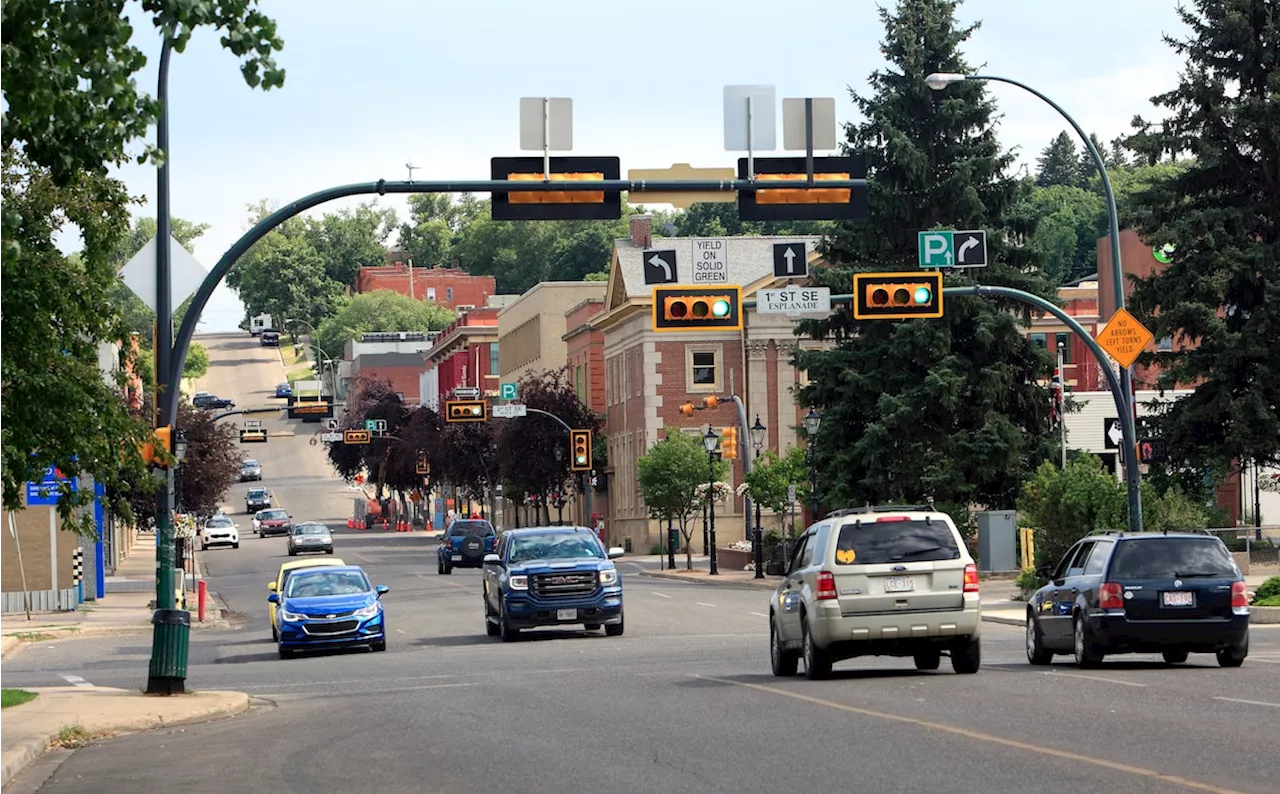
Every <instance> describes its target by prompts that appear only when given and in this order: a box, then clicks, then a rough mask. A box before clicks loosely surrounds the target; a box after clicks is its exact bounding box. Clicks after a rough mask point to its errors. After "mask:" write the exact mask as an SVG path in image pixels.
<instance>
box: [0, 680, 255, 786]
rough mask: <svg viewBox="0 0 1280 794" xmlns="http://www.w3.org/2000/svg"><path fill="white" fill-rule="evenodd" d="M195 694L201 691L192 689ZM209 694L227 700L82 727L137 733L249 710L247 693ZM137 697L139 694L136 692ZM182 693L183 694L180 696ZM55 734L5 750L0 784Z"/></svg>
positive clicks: (37, 755) (43, 748) (98, 732)
mask: <svg viewBox="0 0 1280 794" xmlns="http://www.w3.org/2000/svg"><path fill="white" fill-rule="evenodd" d="M192 694H193V696H196V697H198V696H199V695H200V694H202V693H200V692H195V693H192ZM203 694H210V695H215V694H216V695H223V696H229V697H228V699H227V702H225V703H217V704H209V705H204V706H201V707H200V708H197V709H193V710H192V711H189V712H187V713H186V714H184V715H182V716H181V717H175V718H173V719H168V720H166V719H165V718H164V717H161V716H159V715H158V714H148V715H144V716H140V717H132V718H126V719H120V720H117V721H112V718H110V717H107V718H103V719H102V720H100V721H98V722H94V721H92V720H87V722H88V724H87V725H84V726H82V727H84V729H85V731H86V732H88V733H89V735H90V736H95V737H97V736H103V735H108V734H110V735H116V734H122V733H139V732H141V731H149V730H155V729H157V728H171V727H176V726H179V725H191V724H194V723H199V722H211V721H213V720H216V719H223V718H226V717H234V716H236V715H238V714H243V713H244V712H246V711H248V710H249V696H248V695H247V694H245V693H244V692H229V691H218V690H211V691H209V692H207V693H203ZM139 697H142V696H141V695H139ZM183 697H185V696H183ZM57 738H58V733H57V732H51V733H49V734H48V735H46V736H43V737H40V736H32V737H29V738H26V739H20V740H19V741H18V743H17V744H16V745H15V746H14V747H12V748H10V749H9V750H6V751H5V753H4V760H3V765H2V768H0V786H7V785H8V784H9V781H10V780H12V779H13V778H14V777H15V776H16V775H18V774H19V773H20V772H22V771H23V770H24V769H26V768H27V767H28V766H30V765H31V764H32V762H34V761H36V760H37V759H39V758H40V757H41V756H42V755H44V754H45V753H46V752H47V751H48V750H49V747H50V746H51V745H52V743H53V741H54V740H55V739H57Z"/></svg>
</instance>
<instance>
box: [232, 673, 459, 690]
mask: <svg viewBox="0 0 1280 794" xmlns="http://www.w3.org/2000/svg"><path fill="white" fill-rule="evenodd" d="M457 677H458V676H456V675H413V676H406V677H404V678H377V679H368V678H343V679H338V680H335V681H300V682H298V683H296V684H244V685H241V686H240V687H239V688H240V689H281V688H285V687H289V688H293V687H306V686H334V685H336V684H368V683H377V684H382V683H386V684H390V683H394V682H396V681H430V680H435V679H441V678H457Z"/></svg>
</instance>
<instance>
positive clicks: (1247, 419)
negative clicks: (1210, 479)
mask: <svg viewBox="0 0 1280 794" xmlns="http://www.w3.org/2000/svg"><path fill="white" fill-rule="evenodd" d="M1194 6H1195V9H1194V10H1185V9H1183V10H1180V12H1179V13H1180V15H1181V16H1182V19H1183V21H1184V22H1185V23H1186V24H1187V26H1188V27H1189V28H1190V30H1191V35H1190V37H1189V38H1188V39H1186V40H1174V39H1170V38H1166V39H1165V40H1166V42H1168V43H1169V45H1170V46H1172V47H1173V49H1174V50H1175V51H1176V52H1178V53H1179V54H1180V55H1183V56H1185V58H1186V67H1185V69H1184V70H1183V71H1182V72H1181V73H1180V79H1179V83H1178V86H1177V88H1175V89H1173V90H1172V91H1169V92H1168V93H1165V94H1161V95H1160V96H1157V97H1154V98H1153V99H1152V102H1153V103H1154V104H1155V105H1157V106H1158V107H1162V108H1166V109H1167V110H1168V113H1167V118H1166V119H1165V121H1163V122H1161V123H1160V124H1154V123H1150V122H1146V121H1143V120H1142V119H1141V118H1137V119H1135V120H1134V126H1135V128H1136V129H1137V130H1138V132H1137V134H1135V135H1134V136H1133V137H1131V138H1130V139H1129V141H1128V146H1129V148H1131V149H1133V150H1134V151H1136V152H1138V153H1139V154H1141V155H1143V156H1144V157H1145V158H1146V159H1147V161H1149V162H1154V161H1156V160H1159V159H1161V158H1162V157H1164V156H1165V155H1174V156H1177V155H1185V154H1190V155H1191V156H1192V157H1193V158H1194V159H1193V160H1192V161H1191V162H1190V163H1189V164H1188V167H1187V168H1185V169H1184V170H1182V171H1180V172H1178V173H1177V174H1175V175H1173V176H1171V177H1169V178H1168V179H1165V180H1163V181H1161V182H1158V183H1156V184H1154V185H1152V186H1151V187H1150V188H1149V189H1148V190H1146V191H1143V192H1141V193H1139V194H1137V195H1135V196H1132V197H1131V198H1130V202H1131V205H1132V216H1133V219H1134V221H1135V224H1136V226H1137V227H1138V228H1139V229H1141V231H1142V235H1143V238H1144V239H1145V240H1146V242H1148V243H1149V244H1151V245H1153V246H1164V245H1166V244H1169V243H1172V244H1173V245H1175V246H1176V250H1175V253H1174V256H1173V262H1172V263H1171V264H1170V265H1169V266H1168V267H1167V268H1166V269H1165V270H1164V271H1163V272H1162V273H1159V274H1156V275H1152V276H1150V277H1147V278H1145V279H1142V280H1140V281H1139V282H1138V283H1137V285H1136V286H1135V289H1134V292H1133V297H1132V306H1133V308H1134V309H1136V310H1137V311H1138V312H1140V313H1141V316H1142V317H1143V318H1144V319H1145V321H1146V323H1147V327H1148V328H1150V329H1151V330H1152V331H1153V332H1154V334H1155V336H1156V338H1157V339H1162V338H1165V337H1170V336H1172V337H1173V339H1174V348H1175V349H1174V350H1172V351H1168V352H1158V353H1154V354H1146V355H1145V356H1144V357H1143V359H1142V360H1141V361H1143V362H1146V363H1151V362H1154V363H1158V364H1159V365H1160V366H1161V367H1162V368H1163V371H1162V373H1161V375H1160V378H1159V385H1160V387H1161V388H1162V389H1167V388H1171V387H1172V386H1173V385H1174V384H1175V383H1178V384H1197V385H1196V387H1195V392H1194V393H1193V394H1191V395H1189V396H1187V397H1185V398H1183V399H1181V400H1177V401H1175V402H1173V403H1172V404H1171V405H1170V406H1169V408H1168V410H1167V412H1166V413H1165V414H1164V415H1163V416H1162V417H1161V421H1160V422H1159V425H1160V428H1161V432H1162V433H1163V435H1164V437H1165V439H1166V441H1167V442H1168V444H1169V449H1170V453H1171V459H1173V460H1175V461H1176V462H1177V463H1179V464H1182V465H1184V466H1188V465H1189V466H1193V467H1195V468H1200V469H1209V470H1212V471H1216V472H1219V473H1222V472H1225V471H1228V470H1229V469H1230V468H1231V467H1233V466H1235V465H1238V464H1239V463H1241V462H1244V461H1250V460H1253V461H1259V462H1262V463H1264V464H1265V463H1268V462H1276V461H1278V460H1280V344H1277V342H1276V336H1277V333H1278V330H1280V92H1277V91H1276V75H1277V74H1280V4H1277V3H1276V2H1274V0H1195V2H1194Z"/></svg>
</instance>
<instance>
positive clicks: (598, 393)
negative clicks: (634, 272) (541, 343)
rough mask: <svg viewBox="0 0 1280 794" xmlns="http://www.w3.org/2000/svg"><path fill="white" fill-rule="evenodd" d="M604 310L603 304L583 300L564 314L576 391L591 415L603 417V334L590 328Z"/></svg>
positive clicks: (592, 300)
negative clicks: (595, 318) (593, 318)
mask: <svg viewBox="0 0 1280 794" xmlns="http://www.w3.org/2000/svg"><path fill="white" fill-rule="evenodd" d="M602 311H604V301H603V300H600V299H597V298H591V299H588V300H584V301H583V302H582V303H579V304H578V305H577V306H574V307H573V308H572V309H570V310H569V311H568V312H566V313H565V315H564V317H565V334H564V341H565V346H566V347H567V348H568V354H567V358H568V364H569V373H570V377H571V378H572V379H573V387H574V391H576V392H577V394H578V399H579V400H581V401H582V404H583V405H585V406H587V408H589V409H591V412H592V413H595V414H603V413H604V411H605V401H604V332H603V331H601V330H600V329H598V328H592V327H591V318H592V317H594V316H596V315H597V314H599V313H600V312H602Z"/></svg>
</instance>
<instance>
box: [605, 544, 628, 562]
mask: <svg viewBox="0 0 1280 794" xmlns="http://www.w3.org/2000/svg"><path fill="white" fill-rule="evenodd" d="M626 553H627V550H626V549H624V548H622V547H621V546H611V547H610V548H609V559H611V560H613V559H617V558H618V557H621V556H622V555H624V554H626Z"/></svg>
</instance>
